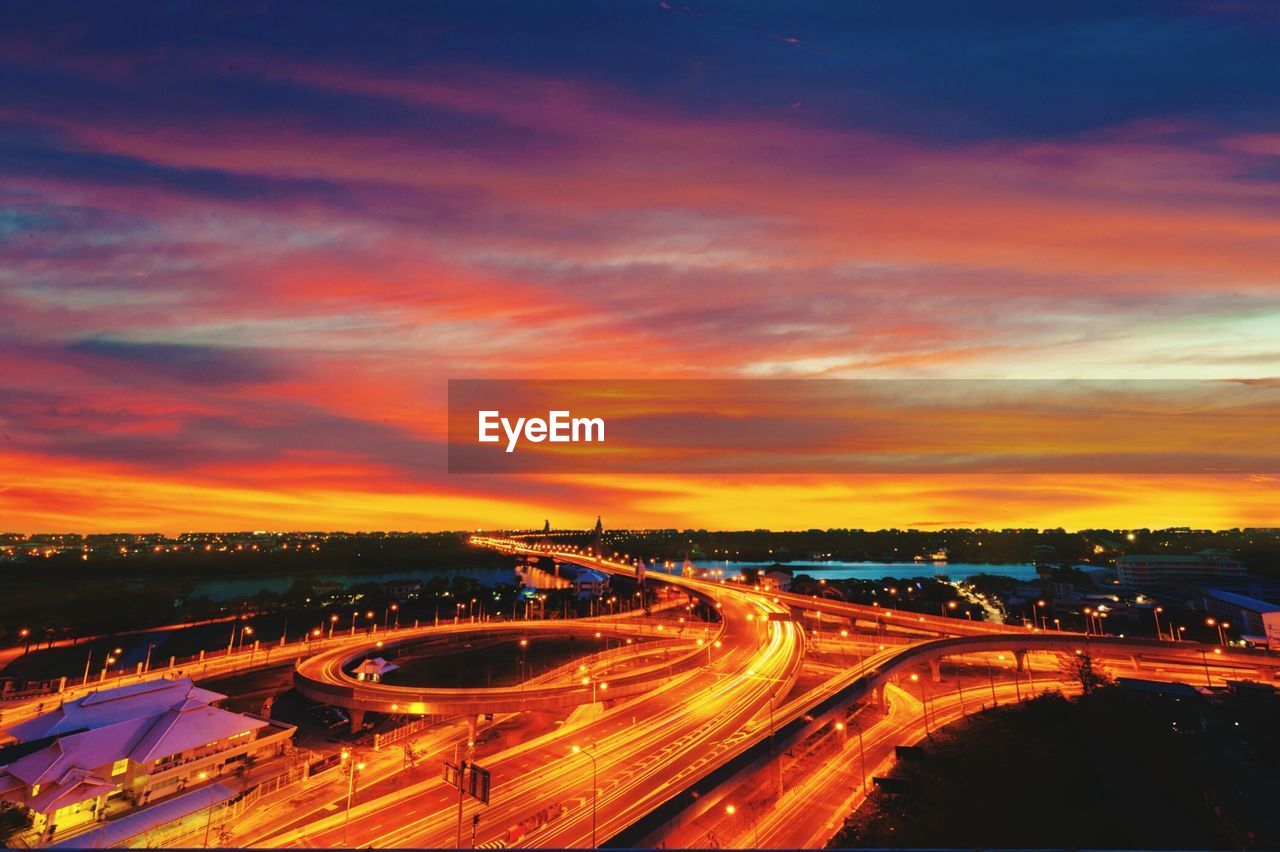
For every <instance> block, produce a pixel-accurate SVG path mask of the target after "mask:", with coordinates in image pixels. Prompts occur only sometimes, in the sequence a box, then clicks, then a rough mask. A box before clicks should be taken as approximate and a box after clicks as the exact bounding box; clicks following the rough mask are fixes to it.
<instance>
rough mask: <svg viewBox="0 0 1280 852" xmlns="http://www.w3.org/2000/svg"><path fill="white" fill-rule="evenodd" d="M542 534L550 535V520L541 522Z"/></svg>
mask: <svg viewBox="0 0 1280 852" xmlns="http://www.w3.org/2000/svg"><path fill="white" fill-rule="evenodd" d="M542 534H543V535H551V521H550V520H546V521H543V522H542Z"/></svg>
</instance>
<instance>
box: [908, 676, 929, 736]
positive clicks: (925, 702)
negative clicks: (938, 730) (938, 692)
mask: <svg viewBox="0 0 1280 852" xmlns="http://www.w3.org/2000/svg"><path fill="white" fill-rule="evenodd" d="M911 682H912V683H919V684H920V710H921V713H922V715H923V716H924V735H925V736H926V737H928V736H932V734H931V733H930V732H929V699H928V698H927V697H925V694H924V683H922V682H921V681H920V675H918V674H916V673H915V672H912V673H911Z"/></svg>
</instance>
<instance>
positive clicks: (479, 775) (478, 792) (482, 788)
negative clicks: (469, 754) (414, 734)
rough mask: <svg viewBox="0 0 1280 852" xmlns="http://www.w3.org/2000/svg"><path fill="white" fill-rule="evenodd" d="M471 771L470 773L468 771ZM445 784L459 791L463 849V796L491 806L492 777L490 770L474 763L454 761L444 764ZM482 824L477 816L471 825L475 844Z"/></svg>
mask: <svg viewBox="0 0 1280 852" xmlns="http://www.w3.org/2000/svg"><path fill="white" fill-rule="evenodd" d="M468 769H469V770H471V771H470V772H468V771H467V770H468ZM443 778H444V783H446V784H448V785H449V786H451V787H454V788H456V789H457V791H458V847H457V848H459V849H461V848H462V796H463V794H464V793H465V794H467V795H468V796H470V797H471V798H473V799H475V800H476V801H477V802H479V803H480V804H482V805H487V804H489V791H490V789H491V788H492V786H493V780H492V776H491V775H490V773H489V770H487V769H484V768H482V767H479V766H476V765H475V764H474V763H470V764H469V763H467V762H466V761H465V760H462V761H459V762H458V763H454V762H453V761H452V760H446V761H445V762H444V773H443ZM479 822H480V816H479V815H478V814H477V815H476V816H475V820H474V821H473V822H472V824H471V840H472V843H473V844H474V843H475V827H476V825H477V824H478V823H479Z"/></svg>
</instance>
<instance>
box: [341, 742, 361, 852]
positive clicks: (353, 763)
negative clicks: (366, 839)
mask: <svg viewBox="0 0 1280 852" xmlns="http://www.w3.org/2000/svg"><path fill="white" fill-rule="evenodd" d="M342 759H343V761H344V762H345V761H350V763H349V764H348V765H347V815H346V817H345V818H344V819H343V821H342V845H343V846H346V845H347V827H348V826H349V825H350V824H351V801H352V800H353V799H354V798H355V795H356V773H357V772H360V771H361V770H362V769H364V761H362V760H360V758H359V757H356V756H355V755H353V754H352V753H351V752H349V751H343V752H342Z"/></svg>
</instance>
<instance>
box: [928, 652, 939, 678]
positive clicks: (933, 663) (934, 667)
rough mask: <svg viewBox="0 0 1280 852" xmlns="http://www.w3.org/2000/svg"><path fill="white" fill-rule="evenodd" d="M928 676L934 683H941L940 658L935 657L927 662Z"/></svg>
mask: <svg viewBox="0 0 1280 852" xmlns="http://www.w3.org/2000/svg"><path fill="white" fill-rule="evenodd" d="M929 674H930V675H931V676H932V677H933V682H934V683H941V682H942V658H941V657H936V658H934V659H932V660H930V661H929Z"/></svg>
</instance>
